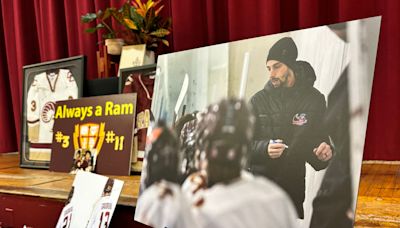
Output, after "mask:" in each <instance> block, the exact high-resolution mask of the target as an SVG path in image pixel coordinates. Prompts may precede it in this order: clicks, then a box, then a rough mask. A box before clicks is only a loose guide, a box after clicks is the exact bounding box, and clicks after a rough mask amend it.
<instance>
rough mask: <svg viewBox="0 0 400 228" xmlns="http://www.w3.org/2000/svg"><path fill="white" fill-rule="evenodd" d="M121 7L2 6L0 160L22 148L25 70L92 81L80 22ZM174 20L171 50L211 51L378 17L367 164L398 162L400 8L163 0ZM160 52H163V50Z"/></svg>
mask: <svg viewBox="0 0 400 228" xmlns="http://www.w3.org/2000/svg"><path fill="white" fill-rule="evenodd" d="M121 2H123V0H110V1H101V0H95V1H89V0H64V1H53V0H14V1H11V0H10V1H8V0H1V5H0V18H1V21H2V23H0V95H1V97H0V110H1V112H0V122H1V128H0V152H7V151H16V150H17V149H18V144H19V132H20V112H21V95H22V94H21V92H22V66H24V65H27V64H32V63H37V62H42V61H47V60H54V59H59V58H64V57H69V56H74V55H78V54H84V55H86V56H87V71H86V73H87V74H86V77H87V78H94V77H95V75H96V70H97V66H96V57H95V53H96V50H97V45H96V43H97V41H99V40H100V36H99V35H88V34H85V33H84V28H85V27H87V26H88V25H82V24H81V23H80V21H79V18H80V15H82V14H84V13H87V12H94V11H95V10H98V9H102V8H104V7H105V6H108V5H113V6H119V5H121ZM164 3H165V4H166V5H167V7H166V8H165V10H164V14H165V15H170V16H171V17H172V19H173V36H172V37H171V38H170V39H171V41H172V42H171V45H172V47H171V48H170V49H166V50H167V51H179V50H185V49H190V48H195V47H200V46H206V45H210V44H217V43H223V42H227V41H233V40H239V39H244V38H250V37H255V36H261V35H267V34H273V33H278V32H285V31H290V30H296V29H300V28H308V27H313V26H318V25H323V24H330V23H336V22H343V21H347V20H354V19H360V18H365V17H370V16H376V15H382V28H381V36H380V42H379V48H378V57H377V58H378V59H377V63H376V71H375V72H376V74H375V79H374V85H373V92H372V101H371V109H370V116H369V122H368V131H367V139H366V140H367V141H366V146H365V156H364V159H380V160H400V154H399V152H398V151H397V150H398V149H400V140H397V136H398V135H399V133H400V119H399V118H397V117H398V116H400V106H398V105H397V102H396V101H397V99H399V98H400V77H398V76H397V75H398V74H400V64H398V60H399V59H400V43H399V40H400V39H399V36H400V23H399V21H400V20H399V19H400V16H399V14H398V12H400V2H399V1H398V0H387V1H379V0H365V1H362V3H360V2H358V1H347V0H327V1H323V3H322V1H318V0H302V1H300V0H298V1H289V0H253V1H236V0H218V1H213V0H204V1H196V0H193V1H187V0H164ZM164 51H165V50H164Z"/></svg>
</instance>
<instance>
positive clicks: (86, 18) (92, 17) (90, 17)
mask: <svg viewBox="0 0 400 228" xmlns="http://www.w3.org/2000/svg"><path fill="white" fill-rule="evenodd" d="M96 18H97V15H96V14H95V13H87V14H85V15H82V16H81V21H82V22H83V23H89V22H92V21H94V20H95V19H96Z"/></svg>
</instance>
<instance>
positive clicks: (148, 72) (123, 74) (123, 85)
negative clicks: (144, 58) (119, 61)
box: [118, 64, 157, 93]
mask: <svg viewBox="0 0 400 228" xmlns="http://www.w3.org/2000/svg"><path fill="white" fill-rule="evenodd" d="M156 69H157V64H148V65H144V66H136V67H128V68H123V69H120V72H119V74H120V77H119V82H118V92H119V93H129V91H127V87H129V86H130V85H131V81H130V80H132V78H133V77H134V75H141V76H146V77H150V78H151V79H152V80H154V77H155V75H156Z"/></svg>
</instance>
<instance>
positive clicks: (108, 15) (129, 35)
mask: <svg viewBox="0 0 400 228" xmlns="http://www.w3.org/2000/svg"><path fill="white" fill-rule="evenodd" d="M160 3H161V0H158V1H157V0H156V1H154V0H147V2H145V3H142V1H141V0H134V1H130V0H128V1H127V2H125V3H124V4H123V5H122V7H121V8H120V9H116V8H113V7H110V8H107V9H105V10H104V11H101V10H100V11H98V12H97V13H88V14H86V15H82V17H81V21H82V22H83V23H90V22H92V21H94V20H96V19H97V21H98V24H97V25H96V26H95V27H91V28H88V29H86V30H85V31H86V32H88V33H94V32H96V31H97V30H99V29H105V30H106V33H104V35H103V38H104V39H108V38H122V39H124V41H125V43H126V44H146V48H147V50H152V51H155V50H156V49H157V48H158V45H159V44H160V43H163V44H164V45H166V46H169V43H168V41H167V39H166V37H167V36H168V35H169V34H170V33H171V18H167V19H164V18H162V17H161V16H160V11H161V10H162V9H163V8H164V5H161V4H160ZM112 18H113V19H114V20H115V21H117V22H118V23H119V24H120V25H122V26H121V27H122V29H119V28H118V29H115V28H113V27H112V26H111V19H112Z"/></svg>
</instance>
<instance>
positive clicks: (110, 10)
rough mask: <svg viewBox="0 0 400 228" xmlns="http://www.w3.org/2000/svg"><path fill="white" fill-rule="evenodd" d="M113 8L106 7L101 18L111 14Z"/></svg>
mask: <svg viewBox="0 0 400 228" xmlns="http://www.w3.org/2000/svg"><path fill="white" fill-rule="evenodd" d="M112 11H113V10H112V9H111V8H107V9H106V11H104V14H103V17H102V18H101V19H102V20H106V19H107V18H109V17H110V16H111V12H112Z"/></svg>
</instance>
